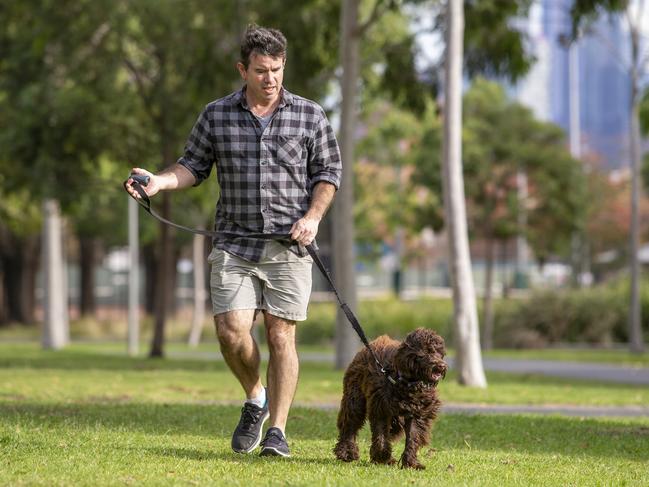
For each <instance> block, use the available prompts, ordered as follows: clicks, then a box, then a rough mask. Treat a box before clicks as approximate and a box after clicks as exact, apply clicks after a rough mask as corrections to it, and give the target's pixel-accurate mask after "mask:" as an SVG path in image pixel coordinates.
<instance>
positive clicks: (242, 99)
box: [232, 85, 295, 110]
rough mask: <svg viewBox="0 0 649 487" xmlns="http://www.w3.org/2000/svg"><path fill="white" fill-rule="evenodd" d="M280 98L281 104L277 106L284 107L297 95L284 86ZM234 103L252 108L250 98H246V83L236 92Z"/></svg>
mask: <svg viewBox="0 0 649 487" xmlns="http://www.w3.org/2000/svg"><path fill="white" fill-rule="evenodd" d="M279 96H280V100H279V105H278V106H277V108H284V107H285V106H288V105H291V104H292V103H293V101H294V100H295V95H293V93H291V92H290V91H288V90H287V89H286V88H284V87H283V86H282V91H281V92H280V95H279ZM232 101H233V104H235V105H236V104H239V105H241V107H243V108H245V109H246V110H250V107H249V106H248V100H246V85H243V87H242V88H241V89H240V90H239V91H237V92H236V93H235V96H234V97H233V99H232Z"/></svg>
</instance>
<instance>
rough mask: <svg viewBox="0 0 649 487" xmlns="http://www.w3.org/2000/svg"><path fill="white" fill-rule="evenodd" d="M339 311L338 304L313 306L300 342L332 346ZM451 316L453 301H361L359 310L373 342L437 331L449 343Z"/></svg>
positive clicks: (301, 333)
mask: <svg viewBox="0 0 649 487" xmlns="http://www.w3.org/2000/svg"><path fill="white" fill-rule="evenodd" d="M337 309H338V306H337V304H334V303H331V302H327V303H311V304H310V305H309V313H308V319H307V321H306V322H304V323H301V324H300V325H298V340H299V342H300V343H308V344H330V343H331V342H332V341H333V339H334V330H335V322H336V310H337ZM452 316H453V304H452V301H451V300H450V299H420V300H416V301H399V300H397V299H375V300H367V301H362V302H361V303H360V305H359V310H358V319H359V321H360V322H361V326H362V327H363V329H364V330H365V334H366V335H367V338H368V339H369V340H370V341H371V340H373V339H374V338H376V337H377V336H379V335H383V334H386V335H390V336H391V337H393V338H397V339H400V338H403V337H404V336H406V335H407V334H408V333H409V332H410V331H412V330H414V329H415V328H418V327H425V328H431V329H433V330H436V331H437V332H438V333H439V334H440V335H442V336H443V337H444V338H445V339H446V340H447V341H450V333H451V329H452V326H451V324H452ZM349 326H351V324H350V325H349Z"/></svg>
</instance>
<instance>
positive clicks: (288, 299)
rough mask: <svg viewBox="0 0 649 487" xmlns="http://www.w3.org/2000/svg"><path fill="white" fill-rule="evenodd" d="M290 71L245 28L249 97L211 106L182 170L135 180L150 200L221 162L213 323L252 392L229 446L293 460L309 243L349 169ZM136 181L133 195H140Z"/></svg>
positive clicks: (279, 48)
mask: <svg viewBox="0 0 649 487" xmlns="http://www.w3.org/2000/svg"><path fill="white" fill-rule="evenodd" d="M285 62H286V38H285V37H284V35H283V34H282V33H281V32H279V31H278V30H275V29H268V28H263V27H258V26H249V27H248V30H247V31H246V33H245V36H244V39H243V41H242V44H241V60H240V62H239V63H237V69H238V70H239V73H240V74H241V77H242V78H243V80H244V82H245V84H244V86H243V88H242V89H241V90H240V91H237V92H235V93H232V94H230V95H228V96H226V97H224V98H221V99H219V100H216V101H214V102H212V103H210V104H208V105H207V106H206V107H205V109H204V110H203V112H202V113H201V114H200V116H199V118H198V120H197V122H196V124H195V125H194V128H193V129H192V132H191V134H190V136H189V138H188V141H187V144H186V146H185V153H184V156H183V157H181V158H180V159H179V160H178V162H177V163H176V164H175V165H174V166H172V167H171V168H169V169H167V170H165V171H163V172H162V173H160V174H157V175H154V174H152V173H150V172H148V171H145V170H143V169H140V168H134V169H133V172H134V173H139V174H145V175H149V176H150V181H149V183H148V185H147V186H146V188H145V189H146V192H147V194H148V195H149V196H153V195H154V194H156V193H157V192H159V191H162V190H174V189H181V188H186V187H189V186H192V185H198V184H200V183H201V182H202V181H203V180H205V179H206V178H207V177H208V176H209V174H210V171H211V169H212V165H216V169H217V177H218V181H219V185H220V190H221V192H220V197H219V201H218V203H217V206H216V219H215V231H216V232H217V234H218V237H215V238H214V249H213V251H212V253H211V254H210V256H209V258H208V260H209V262H210V263H211V264H212V274H211V297H212V304H213V311H214V322H215V325H216V332H217V335H218V338H219V343H220V346H221V352H222V354H223V357H224V358H225V361H226V363H227V364H228V366H229V367H230V370H231V371H232V372H233V373H234V375H235V376H236V377H237V379H238V380H239V382H240V383H241V386H242V387H243V389H244V391H245V394H246V401H245V403H244V406H243V409H242V413H241V419H240V421H239V424H238V425H237V427H236V429H235V431H234V434H233V436H232V449H233V450H234V451H235V452H239V453H250V452H252V451H253V450H255V449H256V448H257V446H259V444H260V443H261V445H262V448H261V455H279V456H284V457H287V456H289V455H290V453H289V447H288V443H287V441H286V436H285V428H286V421H287V418H288V413H289V409H290V406H291V403H292V401H293V397H294V395H295V390H296V387H297V378H298V367H299V364H298V357H297V352H296V348H295V325H296V322H297V321H303V320H305V319H306V308H307V304H308V300H309V295H310V292H311V264H312V260H311V258H310V257H309V256H308V255H307V254H306V252H305V249H304V247H303V246H305V245H308V244H310V243H311V242H313V240H314V238H315V236H316V234H317V232H318V224H319V222H320V220H321V219H322V217H323V216H324V214H325V212H326V211H327V209H328V207H329V205H330V204H331V201H332V199H333V196H334V193H335V192H336V190H337V189H338V187H339V184H340V175H341V167H342V165H341V160H340V152H339V149H338V144H337V142H336V139H335V136H334V133H333V130H332V129H331V126H330V125H329V122H328V120H327V117H326V116H325V114H324V111H323V110H322V108H321V107H320V106H319V105H317V104H316V103H314V102H312V101H310V100H306V99H304V98H302V97H299V96H297V95H294V94H292V93H290V92H288V91H287V90H286V89H285V88H284V87H283V86H282V83H283V74H284V64H285ZM131 182H132V181H131V180H129V182H128V184H127V189H128V190H129V192H130V193H131V194H132V195H134V196H135V197H138V195H137V193H136V192H135V191H134V190H133V188H132V187H131V186H130V183H131ZM261 233H264V234H272V235H278V236H282V235H284V236H286V237H287V238H286V241H282V240H271V239H266V238H260V237H259V234H261ZM289 235H290V239H292V240H293V242H291V241H290V239H289V238H288V236H289ZM257 310H261V311H262V312H263V314H264V324H265V327H266V338H267V342H268V347H269V352H270V358H269V362H268V371H267V387H266V388H264V386H263V385H262V382H261V379H260V375H259V363H260V358H259V349H258V346H257V344H256V343H255V341H254V339H253V337H252V335H251V329H252V325H253V321H254V317H255V314H256V311H257ZM268 418H270V428H269V429H268V431H267V432H266V435H265V437H264V439H263V441H262V427H263V424H264V422H265V421H266V420H267V419H268Z"/></svg>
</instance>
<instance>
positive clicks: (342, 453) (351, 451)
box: [334, 443, 360, 462]
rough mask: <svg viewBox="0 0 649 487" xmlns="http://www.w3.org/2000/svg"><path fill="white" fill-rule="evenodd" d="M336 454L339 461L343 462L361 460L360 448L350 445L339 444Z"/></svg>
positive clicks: (335, 449)
mask: <svg viewBox="0 0 649 487" xmlns="http://www.w3.org/2000/svg"><path fill="white" fill-rule="evenodd" d="M334 454H335V455H336V458H337V459H338V460H342V461H343V462H354V461H356V460H358V459H359V458H360V453H359V452H358V446H357V445H355V444H349V443H347V444H345V443H338V444H337V445H336V447H335V448H334Z"/></svg>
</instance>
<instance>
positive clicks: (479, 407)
mask: <svg viewBox="0 0 649 487" xmlns="http://www.w3.org/2000/svg"><path fill="white" fill-rule="evenodd" d="M169 356H170V357H176V358H204V359H207V360H222V356H221V354H220V353H218V352H171V353H169ZM262 358H263V359H268V355H267V354H265V353H262ZM300 360H302V361H306V362H321V363H326V364H333V363H334V356H333V354H331V353H318V352H303V353H300ZM453 362H454V360H453V358H452V357H450V358H448V363H449V366H450V367H451V368H453V365H454V363H453ZM483 363H484V367H485V369H486V370H488V371H494V372H509V373H517V374H539V375H544V376H549V377H561V378H567V379H579V380H590V381H595V382H601V383H606V384H616V383H617V384H632V385H648V386H649V367H628V366H619V365H611V364H595V363H586V362H565V361H551V360H527V359H508V358H484V359H483ZM295 405H296V406H304V407H317V408H318V409H325V410H337V409H338V404H317V405H313V404H304V405H301V404H299V403H296V404H295ZM442 411H443V412H444V413H446V414H543V415H563V416H578V417H645V418H649V406H647V407H641V406H572V405H548V404H543V405H525V404H523V405H520V404H512V405H509V404H461V403H446V404H444V405H443V406H442Z"/></svg>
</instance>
